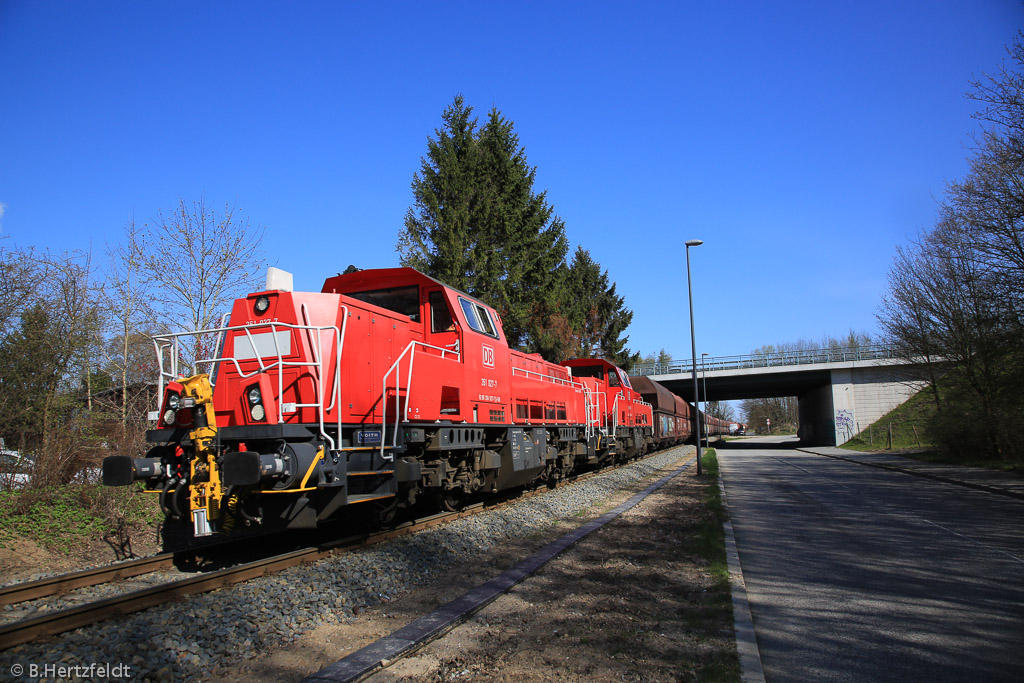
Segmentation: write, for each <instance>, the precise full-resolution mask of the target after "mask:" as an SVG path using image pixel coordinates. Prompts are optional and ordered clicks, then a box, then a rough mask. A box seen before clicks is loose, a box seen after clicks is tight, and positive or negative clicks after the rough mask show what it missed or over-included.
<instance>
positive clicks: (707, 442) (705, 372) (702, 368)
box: [700, 353, 711, 447]
mask: <svg viewBox="0 0 1024 683" xmlns="http://www.w3.org/2000/svg"><path fill="white" fill-rule="evenodd" d="M706 355H708V354H706V353H702V354H700V372H701V374H702V375H703V376H704V420H705V422H704V446H705V447H708V446H710V445H711V442H710V440H709V439H708V424H707V419H708V368H707V366H706V365H704V356H706Z"/></svg>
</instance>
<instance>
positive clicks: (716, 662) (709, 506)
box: [683, 448, 740, 681]
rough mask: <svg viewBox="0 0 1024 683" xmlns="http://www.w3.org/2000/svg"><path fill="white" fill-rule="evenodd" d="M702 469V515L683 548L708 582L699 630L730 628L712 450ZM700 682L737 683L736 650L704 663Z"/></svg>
mask: <svg viewBox="0 0 1024 683" xmlns="http://www.w3.org/2000/svg"><path fill="white" fill-rule="evenodd" d="M701 466H702V468H703V477H702V478H703V479H704V480H705V482H706V486H705V487H704V492H703V496H704V500H703V503H704V513H705V514H702V515H699V519H698V520H697V525H696V528H695V529H694V533H693V534H692V536H691V537H690V538H689V539H687V544H686V545H685V546H684V549H683V550H684V552H685V553H692V554H693V555H695V556H697V557H700V558H701V559H702V561H703V563H704V568H705V570H706V571H707V573H708V575H709V577H710V579H711V587H710V588H709V589H708V591H707V594H706V596H707V600H706V602H705V603H704V605H705V607H706V612H705V614H704V615H703V617H702V627H704V628H707V627H708V625H710V624H728V625H729V626H730V627H731V626H732V591H731V588H730V584H729V563H728V560H727V559H726V554H725V529H724V527H723V522H724V521H725V520H726V512H725V508H724V507H723V505H722V492H721V490H720V489H719V487H718V459H717V457H716V453H715V449H714V448H708V449H705V450H704V451H703V457H702V458H701ZM698 677H699V679H700V680H702V681H738V680H740V668H739V659H738V658H737V656H736V652H735V650H732V651H730V652H729V653H727V654H726V653H722V654H721V655H719V656H716V657H715V658H714V659H712V661H710V662H707V663H706V664H705V666H703V667H702V669H701V671H700V672H699V676H698Z"/></svg>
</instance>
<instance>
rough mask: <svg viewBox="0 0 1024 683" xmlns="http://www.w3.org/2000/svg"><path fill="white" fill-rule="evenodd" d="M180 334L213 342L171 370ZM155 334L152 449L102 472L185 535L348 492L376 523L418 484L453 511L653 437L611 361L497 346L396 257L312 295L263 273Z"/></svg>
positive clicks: (304, 508)
mask: <svg viewBox="0 0 1024 683" xmlns="http://www.w3.org/2000/svg"><path fill="white" fill-rule="evenodd" d="M194 335H206V336H205V337H204V338H206V339H209V335H216V337H217V342H216V344H215V345H214V347H215V348H216V349H217V352H216V353H215V354H213V357H211V358H207V359H201V360H197V361H196V362H195V363H194V365H193V367H194V368H203V369H206V370H207V372H204V373H199V372H198V370H196V372H195V373H194V374H191V375H190V376H188V377H182V376H181V374H180V373H179V367H178V366H179V362H180V361H179V359H180V357H181V355H180V352H179V350H180V348H181V345H182V344H187V343H188V339H187V338H188V337H190V336H194ZM154 342H155V343H156V346H157V353H158V355H159V357H160V364H161V372H160V386H161V396H162V401H161V406H160V410H159V411H158V413H157V415H156V416H155V417H156V418H157V419H158V421H159V428H157V429H154V430H150V431H149V432H148V433H147V441H149V442H151V443H153V444H154V445H153V447H152V449H151V450H150V451H149V453H147V455H146V457H144V458H131V457H127V456H113V457H110V458H107V459H106V460H105V461H104V463H103V482H104V483H105V484H107V485H113V486H118V485H127V484H130V483H131V482H133V481H136V480H144V481H145V482H146V486H147V488H148V489H150V490H152V491H154V492H158V493H159V496H160V502H161V507H162V508H163V510H164V512H165V514H166V515H167V516H168V517H169V518H172V519H181V520H182V521H186V522H191V524H192V526H193V530H194V533H195V534H196V535H197V536H203V535H208V534H210V533H214V532H218V531H230V530H231V529H232V528H233V527H234V526H235V525H236V524H237V523H238V522H239V521H240V520H246V521H248V522H255V521H259V522H260V523H262V524H263V525H264V526H267V527H287V528H312V527H315V526H317V525H318V524H319V523H321V522H324V521H327V520H330V519H332V518H334V517H336V516H337V515H338V514H339V512H340V511H341V510H342V509H344V508H345V507H346V506H348V505H352V504H354V503H366V504H367V505H370V506H372V508H373V511H374V514H375V516H377V517H378V518H379V519H380V520H381V521H387V520H389V519H390V518H391V517H392V516H393V515H394V514H395V512H396V511H397V510H398V509H399V508H402V507H406V506H409V505H411V504H413V503H414V502H416V501H417V500H418V499H420V498H422V497H424V496H430V497H432V498H433V499H434V500H436V502H437V503H438V504H439V505H440V506H441V507H443V508H447V509H453V508H455V507H457V506H458V505H460V504H461V503H462V501H463V500H465V499H466V498H467V497H468V496H470V495H471V494H474V493H477V492H493V491H500V490H502V489H507V488H512V487H517V486H524V485H535V484H539V483H552V482H556V481H557V480H559V479H561V478H563V477H565V476H566V475H568V474H569V473H570V472H573V471H574V470H577V469H579V468H581V467H585V466H600V465H603V464H606V463H608V462H613V461H624V460H627V459H630V458H634V457H638V456H639V455H641V454H642V453H644V452H646V451H647V450H649V449H651V448H652V447H653V446H654V445H655V444H656V440H655V436H654V429H653V422H652V410H651V406H650V404H648V403H646V402H644V401H643V400H642V399H641V397H640V395H639V394H638V393H637V392H636V391H634V390H633V389H632V387H631V386H630V382H629V378H628V377H627V376H626V374H625V373H624V372H623V371H622V370H620V369H619V368H617V367H615V366H614V365H612V364H611V363H608V362H607V361H604V360H600V359H577V360H571V361H566V362H564V363H562V364H561V365H556V364H553V363H549V362H547V361H545V360H543V359H542V358H541V357H540V356H539V355H535V354H526V353H521V352H519V351H516V350H513V349H510V348H509V346H508V344H507V342H506V340H505V336H504V333H503V331H502V323H501V319H500V317H499V316H498V314H497V313H496V312H495V311H494V309H492V308H490V307H489V306H487V305H486V304H484V303H482V302H480V301H479V300H477V299H475V298H473V297H471V296H469V295H467V294H464V293H462V292H459V291H457V290H455V289H452V288H451V287H448V286H446V285H444V284H443V283H441V282H438V281H437V280H434V279H433V278H430V277H428V276H426V275H423V274H422V273H419V272H417V271H416V270H413V269H411V268H390V269H380V270H363V271H357V272H354V273H350V274H345V275H338V276H336V277H332V278H328V279H327V281H326V282H325V283H324V286H323V290H322V291H321V292H293V291H291V276H290V275H288V274H287V273H284V272H283V271H278V270H276V269H271V270H270V273H268V279H267V289H266V291H263V292H257V293H255V294H251V295H249V296H247V297H245V298H243V299H238V300H237V301H235V303H234V306H233V308H232V310H231V314H230V324H227V323H226V324H223V325H222V326H221V327H220V328H218V329H215V330H204V331H202V332H193V333H182V334H172V335H165V336H160V337H156V338H154Z"/></svg>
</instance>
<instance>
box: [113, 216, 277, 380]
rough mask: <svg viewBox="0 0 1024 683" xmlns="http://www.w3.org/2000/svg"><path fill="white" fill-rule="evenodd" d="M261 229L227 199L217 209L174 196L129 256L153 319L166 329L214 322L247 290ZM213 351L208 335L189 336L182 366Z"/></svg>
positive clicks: (257, 262)
mask: <svg viewBox="0 0 1024 683" xmlns="http://www.w3.org/2000/svg"><path fill="white" fill-rule="evenodd" d="M263 234H264V229H263V228H261V227H259V226H252V225H251V224H250V222H249V219H248V218H245V217H242V216H240V215H239V214H238V211H237V209H236V207H235V206H233V205H231V204H227V205H225V207H224V211H223V212H222V213H218V212H216V211H214V210H213V209H209V208H207V206H206V203H205V200H204V199H203V198H200V199H199V200H198V201H196V202H193V203H192V204H191V205H189V204H187V203H186V202H185V200H183V199H179V200H178V206H177V207H175V208H174V210H173V211H172V212H171V213H169V214H166V215H165V214H164V213H162V212H161V213H159V214H158V216H157V218H156V219H155V220H154V221H152V222H151V223H147V224H146V225H145V226H144V228H143V229H142V230H141V231H140V232H139V233H138V234H137V236H136V239H135V241H134V242H133V244H132V245H130V248H131V249H132V260H133V262H135V263H137V264H138V268H139V271H140V273H141V274H142V276H143V278H144V279H145V281H146V283H147V285H149V286H151V287H152V288H153V290H152V295H153V297H154V299H155V300H158V301H160V302H161V305H160V306H158V307H155V309H154V310H155V312H156V316H157V320H158V321H159V322H160V323H162V324H163V325H164V326H165V327H166V328H167V329H168V330H169V331H198V330H204V329H209V328H212V327H215V326H216V325H217V324H218V323H219V322H220V318H221V316H222V314H223V313H225V312H226V311H225V309H226V307H227V305H228V304H229V303H230V302H231V301H232V299H234V298H235V297H236V296H238V295H240V294H244V293H246V292H249V291H252V290H253V289H254V288H255V287H256V286H257V283H258V282H259V279H260V278H259V271H260V270H262V268H263V266H264V264H265V263H266V260H265V258H264V256H263V252H262V250H261V248H260V245H261V243H262V241H263ZM212 351H213V349H212V348H211V344H210V340H209V339H207V338H204V337H199V336H197V337H194V338H193V341H192V343H191V344H190V345H189V346H188V347H187V348H183V349H182V353H183V356H184V358H183V361H184V363H185V364H187V365H191V364H194V363H195V361H196V360H198V359H200V358H202V357H204V356H205V355H207V354H210V353H211V352H212Z"/></svg>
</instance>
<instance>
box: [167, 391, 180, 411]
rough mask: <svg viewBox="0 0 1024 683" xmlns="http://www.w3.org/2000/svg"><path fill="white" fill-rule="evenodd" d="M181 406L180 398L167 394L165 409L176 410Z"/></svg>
mask: <svg viewBox="0 0 1024 683" xmlns="http://www.w3.org/2000/svg"><path fill="white" fill-rule="evenodd" d="M179 405H181V397H180V396H178V395H177V394H169V395H168V396H167V407H168V408H170V409H171V410H177V409H178V406H179Z"/></svg>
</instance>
